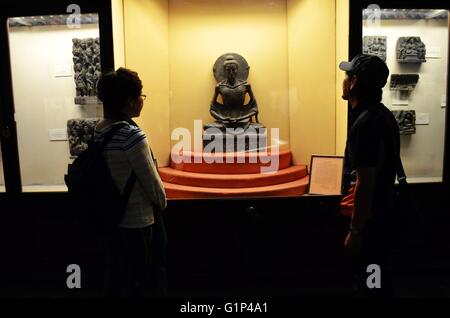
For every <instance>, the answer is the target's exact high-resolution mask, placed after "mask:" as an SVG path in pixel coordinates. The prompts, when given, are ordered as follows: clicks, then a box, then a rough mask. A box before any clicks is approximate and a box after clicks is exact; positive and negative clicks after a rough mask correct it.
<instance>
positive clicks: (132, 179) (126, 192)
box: [100, 123, 136, 208]
mask: <svg viewBox="0 0 450 318" xmlns="http://www.w3.org/2000/svg"><path fill="white" fill-rule="evenodd" d="M126 125H128V124H126V123H121V124H117V125H114V126H113V127H112V128H111V129H110V131H108V132H107V133H106V135H105V138H104V139H103V141H102V142H101V143H100V147H101V149H102V151H103V149H104V148H105V146H106V145H107V144H108V142H109V141H110V140H111V139H112V137H114V135H115V134H116V132H118V131H119V129H121V128H123V127H125V126H126ZM135 183H136V173H134V170H133V169H131V174H130V176H129V177H128V180H127V183H126V184H125V188H124V189H123V193H122V197H123V199H124V203H125V207H126V204H127V203H128V200H129V199H130V195H131V190H132V189H133V186H134V184H135ZM125 207H124V208H125Z"/></svg>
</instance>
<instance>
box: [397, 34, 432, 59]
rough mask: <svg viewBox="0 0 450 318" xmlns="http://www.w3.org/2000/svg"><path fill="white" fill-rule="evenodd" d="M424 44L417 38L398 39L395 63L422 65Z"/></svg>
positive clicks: (424, 51) (424, 50)
mask: <svg viewBox="0 0 450 318" xmlns="http://www.w3.org/2000/svg"><path fill="white" fill-rule="evenodd" d="M425 53H426V49H425V44H424V43H423V42H422V41H421V40H420V37H419V36H406V37H399V38H398V40H397V62H399V63H423V62H426V60H425Z"/></svg>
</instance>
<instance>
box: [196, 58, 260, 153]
mask: <svg viewBox="0 0 450 318" xmlns="http://www.w3.org/2000/svg"><path fill="white" fill-rule="evenodd" d="M248 71H249V66H248V64H247V62H246V61H245V59H244V58H243V57H242V56H240V55H239V54H236V53H228V54H224V55H222V56H220V57H219V58H218V59H217V61H216V63H215V65H214V77H215V79H216V81H217V85H216V87H215V91H214V96H213V99H212V101H211V105H210V110H209V112H210V114H211V116H212V117H213V118H214V119H215V121H214V122H213V123H209V124H206V125H204V127H203V128H204V129H205V133H204V134H208V133H207V130H208V129H209V128H216V129H219V130H220V131H221V132H222V133H223V135H224V136H225V135H227V134H228V135H229V134H235V135H239V134H246V132H248V133H249V134H251V133H253V134H256V135H258V134H259V130H260V129H262V128H265V127H264V126H263V125H261V124H260V123H259V121H258V113H259V111H258V106H257V104H256V99H255V96H254V95H253V91H252V88H251V86H250V84H249V83H248V82H247V78H248V73H249V72H248ZM247 96H248V99H249V101H248V102H247V103H246V102H245V101H246V97H247ZM219 97H220V98H221V101H222V102H219ZM253 118H254V119H255V122H254V121H253ZM239 128H240V129H239ZM250 128H252V129H250ZM213 135H215V136H216V135H217V133H216V134H213ZM206 143H207V142H206ZM247 148H248V145H247V146H246V149H247Z"/></svg>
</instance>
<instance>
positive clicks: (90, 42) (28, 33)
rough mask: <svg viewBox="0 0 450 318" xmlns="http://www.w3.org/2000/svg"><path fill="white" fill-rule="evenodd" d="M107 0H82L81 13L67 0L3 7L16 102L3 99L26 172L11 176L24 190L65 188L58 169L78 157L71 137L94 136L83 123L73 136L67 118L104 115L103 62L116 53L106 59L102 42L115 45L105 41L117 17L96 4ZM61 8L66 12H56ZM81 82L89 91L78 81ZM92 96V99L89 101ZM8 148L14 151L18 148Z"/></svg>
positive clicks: (20, 160)
mask: <svg viewBox="0 0 450 318" xmlns="http://www.w3.org/2000/svg"><path fill="white" fill-rule="evenodd" d="M108 4H109V2H108V1H101V2H99V3H96V4H93V5H89V4H86V3H85V2H84V1H83V2H81V3H80V4H79V5H80V6H82V8H83V9H86V11H87V13H82V14H80V16H79V21H78V20H77V19H74V18H73V16H71V15H70V14H67V12H68V11H66V10H67V8H69V7H68V6H69V5H70V4H66V5H65V6H64V2H61V3H60V5H61V7H59V6H47V5H46V4H45V3H42V4H41V6H40V7H38V8H36V7H35V6H33V5H30V6H29V7H27V8H26V9H21V8H20V7H19V8H14V7H11V8H9V9H7V10H4V11H3V12H2V15H3V17H4V19H5V20H6V22H7V24H6V25H7V31H6V32H7V33H6V34H7V36H8V46H6V47H5V49H8V52H7V54H8V55H9V56H8V61H9V62H10V64H11V65H10V69H11V75H10V76H11V77H10V79H11V84H12V88H11V90H12V94H13V95H14V106H12V107H11V106H9V105H8V104H7V103H3V104H2V107H3V108H4V111H5V112H7V113H8V112H11V110H12V111H13V112H14V120H15V123H14V124H15V125H16V126H17V128H16V129H17V144H16V147H17V148H18V149H17V150H18V160H19V163H20V172H19V173H15V174H16V177H15V178H14V179H15V180H14V181H12V182H10V184H11V183H15V186H16V187H18V184H19V182H20V183H21V186H20V188H21V191H25V192H27V191H32V192H46V191H67V188H66V187H65V185H64V181H63V178H61V176H60V174H61V173H62V174H63V175H64V172H65V171H66V169H67V163H70V162H71V159H73V158H71V157H73V156H72V155H71V152H73V146H72V145H71V142H69V139H70V141H72V144H73V141H75V139H77V137H80V138H79V139H78V140H84V141H87V139H89V136H81V135H80V134H81V132H82V131H81V130H80V131H78V132H77V136H73V135H71V136H69V135H70V131H69V132H68V122H69V123H70V120H73V119H75V120H77V119H78V120H80V119H84V118H100V117H102V105H101V104H99V103H98V100H97V98H96V97H95V95H96V92H95V85H96V81H97V80H98V78H99V77H100V75H101V69H102V68H103V69H112V68H113V67H112V66H109V65H111V64H110V63H111V61H112V59H111V57H112V54H111V56H105V57H104V58H102V59H100V48H102V49H105V47H106V52H108V51H109V52H111V53H112V51H110V49H109V48H107V46H108V43H111V42H109V41H112V39H111V40H108V39H107V37H108V30H107V29H108V26H107V24H108V21H110V19H111V17H109V18H108V14H103V16H99V14H98V13H96V12H99V11H101V10H102V9H101V8H102V6H103V8H106V10H108V9H107V8H108ZM105 6H106V7H105ZM58 7H59V9H58ZM60 9H61V10H62V12H58V10H60ZM109 10H111V9H109ZM71 23H73V24H71ZM77 23H78V24H77ZM109 24H110V22H109ZM100 38H102V41H100ZM103 40H104V41H103ZM103 42H105V43H103ZM77 45H78V46H77ZM83 48H85V50H84V49H83ZM4 53H6V52H4ZM105 55H108V54H105ZM6 61H7V60H4V62H6ZM81 82H83V86H84V88H85V90H84V91H83V90H80V87H78V86H77V84H78V83H81ZM5 88H6V87H5ZM24 92H26V94H25V93H24ZM9 93H10V92H8V94H9ZM80 93H82V94H81V95H83V94H85V95H90V96H79V97H78V99H80V98H81V99H83V98H84V101H82V103H80V104H86V105H77V103H76V102H77V101H76V99H77V95H80ZM5 95H7V94H5ZM87 98H89V99H90V100H91V101H88V102H91V103H90V104H87V103H86V99H87ZM11 100H12V98H11ZM10 107H11V108H10ZM16 123H17V124H16ZM84 131H86V129H84ZM89 134H91V132H89ZM11 139H15V138H11ZM10 142H11V143H12V142H13V140H11V141H10ZM71 148H72V149H71ZM8 153H9V155H10V156H11V155H13V154H14V152H13V151H9V152H8ZM50 154H51V155H50ZM38 167H39V168H38ZM16 169H17V167H16V168H13V169H8V171H10V173H11V171H14V170H16ZM19 175H20V178H19Z"/></svg>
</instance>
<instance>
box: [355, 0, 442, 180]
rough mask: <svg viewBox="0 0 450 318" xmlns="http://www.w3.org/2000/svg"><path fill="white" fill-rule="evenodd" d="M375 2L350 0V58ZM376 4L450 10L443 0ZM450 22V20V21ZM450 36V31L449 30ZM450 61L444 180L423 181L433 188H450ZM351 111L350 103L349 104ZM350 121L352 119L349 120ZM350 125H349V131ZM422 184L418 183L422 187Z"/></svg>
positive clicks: (359, 48) (396, 0)
mask: <svg viewBox="0 0 450 318" xmlns="http://www.w3.org/2000/svg"><path fill="white" fill-rule="evenodd" d="M371 4H373V1H368V0H362V1H356V0H350V12H349V17H350V19H349V20H350V21H349V51H348V53H349V56H348V58H349V59H350V58H352V57H354V56H355V55H356V54H358V53H361V51H362V47H363V16H362V11H363V9H366V8H368V6H369V5H371ZM376 4H377V5H378V6H379V7H380V8H382V9H385V8H386V9H388V8H392V9H394V8H396V9H399V8H401V9H447V10H450V3H445V4H444V3H443V2H442V1H435V0H432V1H420V0H419V1H418V0H412V1H402V0H394V1H385V0H380V1H377V2H376ZM449 21H450V20H449ZM449 24H450V22H449ZM449 38H450V32H449ZM449 43H450V42H449ZM449 76H450V63H447V94H446V97H447V100H446V105H447V106H446V111H445V128H444V149H443V152H444V159H443V171H442V182H438V183H427V182H423V183H421V184H422V185H423V186H426V187H427V188H428V187H432V188H436V187H437V188H440V187H444V188H448V187H449V185H450V166H449V165H450V112H449V111H448V104H449V97H448V94H449V93H450V81H449V79H450V77H449ZM348 110H349V112H348V113H350V105H349V106H348ZM348 122H349V123H350V120H349V121H348ZM349 128H350V127H347V131H348V130H349ZM422 185H417V186H418V187H420V188H422Z"/></svg>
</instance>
